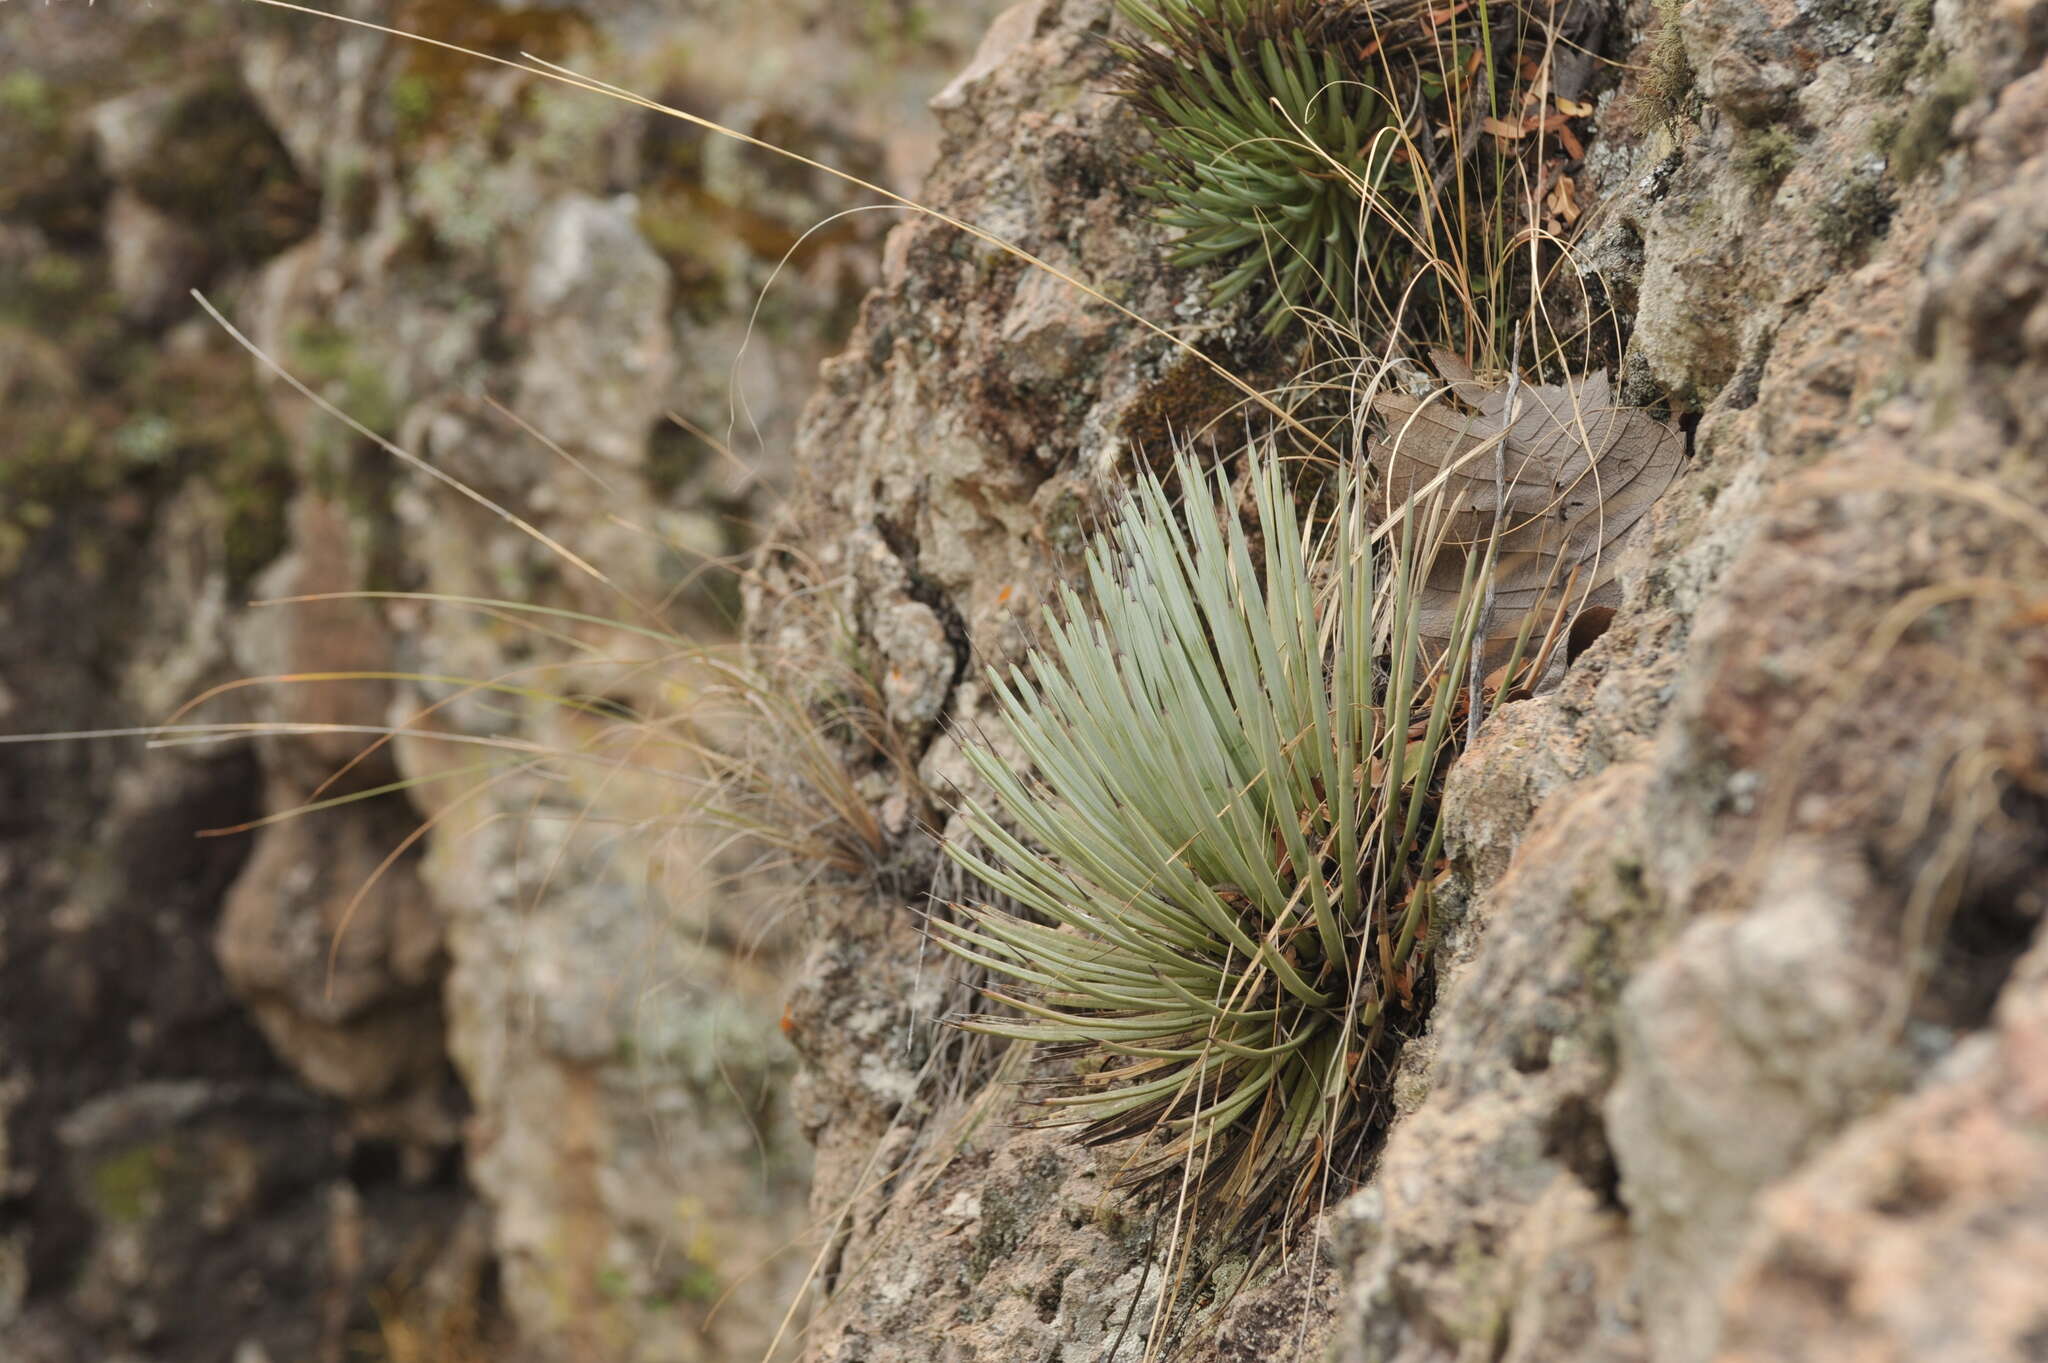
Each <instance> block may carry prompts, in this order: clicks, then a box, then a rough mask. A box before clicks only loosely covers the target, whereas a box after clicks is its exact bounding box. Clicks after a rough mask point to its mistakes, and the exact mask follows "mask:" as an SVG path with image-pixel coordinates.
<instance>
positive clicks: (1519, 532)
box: [1367, 351, 1685, 658]
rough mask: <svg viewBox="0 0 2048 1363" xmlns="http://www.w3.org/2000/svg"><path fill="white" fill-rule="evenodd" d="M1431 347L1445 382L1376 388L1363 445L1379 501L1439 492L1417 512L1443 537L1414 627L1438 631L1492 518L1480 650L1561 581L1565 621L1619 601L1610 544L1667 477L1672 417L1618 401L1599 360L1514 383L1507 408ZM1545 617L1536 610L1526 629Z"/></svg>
mask: <svg viewBox="0 0 2048 1363" xmlns="http://www.w3.org/2000/svg"><path fill="white" fill-rule="evenodd" d="M1431 358H1432V359H1433V360H1434V361H1435V363H1436V366H1437V370H1438V372H1439V373H1441V374H1442V375H1443V377H1444V379H1445V381H1446V382H1447V383H1448V384H1449V391H1448V392H1439V393H1436V394H1433V395H1431V396H1430V397H1427V398H1417V397H1410V396H1408V395H1405V394H1384V395H1382V396H1380V397H1378V398H1376V399H1375V400H1374V403H1373V406H1374V408H1375V410H1377V411H1378V412H1379V414H1380V415H1381V416H1382V417H1384V418H1385V419H1386V421H1387V431H1386V434H1385V435H1384V436H1382V437H1381V438H1379V439H1376V440H1374V441H1373V442H1372V443H1371V444H1370V445H1369V446H1368V448H1367V455H1368V458H1370V459H1371V461H1372V463H1373V466H1374V468H1375V469H1376V470H1377V471H1378V473H1379V477H1380V485H1381V490H1380V496H1381V498H1382V499H1383V502H1384V505H1385V507H1386V509H1387V511H1388V512H1389V513H1392V512H1393V511H1396V510H1398V509H1399V508H1400V507H1401V506H1402V505H1403V504H1404V503H1405V502H1406V501H1407V500H1408V499H1409V497H1411V496H1413V497H1415V498H1416V500H1417V502H1418V503H1419V504H1424V503H1427V502H1429V501H1430V500H1431V498H1432V496H1433V494H1434V493H1435V491H1436V490H1437V489H1438V488H1441V491H1442V505H1443V508H1444V515H1443V517H1442V518H1441V519H1440V520H1437V521H1434V522H1426V523H1434V524H1438V525H1441V527H1442V529H1443V537H1444V538H1443V544H1442V547H1441V548H1440V549H1439V550H1438V552H1437V554H1436V556H1435V558H1434V560H1433V562H1432V564H1431V568H1430V571H1429V574H1428V577H1427V578H1426V580H1425V582H1424V586H1423V590H1422V591H1421V593H1420V594H1419V597H1418V601H1419V609H1420V611H1421V624H1422V633H1423V636H1424V637H1425V639H1428V640H1432V641H1434V642H1436V643H1439V644H1441V643H1442V642H1444V641H1445V640H1448V639H1449V638H1450V635H1451V632H1452V620H1453V616H1454V614H1455V611H1456V608H1457V602H1458V592H1459V585H1460V583H1461V582H1462V580H1463V577H1464V572H1465V560H1466V558H1467V556H1468V555H1469V554H1473V553H1478V554H1484V553H1485V552H1486V544H1487V541H1488V539H1489V538H1490V537H1491V536H1492V534H1493V531H1494V526H1495V524H1496V521H1498V523H1499V525H1500V532H1501V534H1500V551H1499V557H1498V560H1497V566H1496V569H1495V573H1494V596H1493V607H1492V614H1491V616H1490V617H1489V619H1488V622H1487V642H1488V656H1489V658H1492V657H1494V656H1495V655H1497V654H1499V653H1500V652H1501V651H1502V650H1503V648H1504V647H1505V645H1506V644H1508V643H1510V642H1511V641H1512V640H1513V639H1514V638H1515V635H1516V633H1517V631H1519V630H1520V629H1521V627H1522V622H1523V620H1524V619H1525V618H1526V617H1527V616H1528V615H1529V614H1530V612H1532V611H1541V612H1543V614H1544V616H1546V617H1547V616H1548V615H1549V614H1550V613H1551V612H1553V611H1554V610H1555V609H1556V607H1557V604H1558V601H1559V599H1560V595H1561V593H1562V592H1563V591H1564V589H1565V586H1566V584H1567V583H1571V584H1572V585H1571V596H1570V601H1569V603H1568V605H1567V607H1566V611H1565V619H1566V621H1567V622H1569V621H1570V620H1571V618H1572V617H1573V616H1575V615H1577V614H1578V613H1579V612H1581V611H1584V610H1587V609H1589V608H1592V607H1596V606H1613V605H1615V604H1618V603H1619V601H1620V599H1621V591H1620V587H1619V585H1618V584H1617V583H1616V582H1615V580H1614V573H1615V568H1616V566H1617V564H1618V563H1619V561H1620V558H1621V551H1622V549H1623V548H1624V547H1625V546H1626V544H1627V542H1628V539H1629V536H1630V535H1631V534H1632V533H1633V532H1634V531H1635V529H1636V527H1637V526H1638V525H1640V524H1641V522H1642V520H1643V517H1644V516H1645V515H1646V514H1647V513H1648V512H1649V509H1650V506H1651V504H1652V503H1654V502H1655V501H1656V500H1657V498H1658V497H1659V496H1660V495H1661V494H1662V493H1663V491H1664V489H1665V488H1667V487H1669V486H1670V485H1671V480H1672V479H1673V478H1675V477H1677V476H1678V468H1679V464H1680V462H1681V461H1682V459H1683V458H1684V452H1685V441H1684V438H1683V437H1682V436H1681V435H1680V433H1679V431H1678V429H1677V428H1676V427H1674V426H1670V425H1667V424H1666V423H1664V422H1661V421H1659V420H1657V419H1656V418H1655V417H1652V416H1650V415H1649V414H1648V413H1646V412H1643V411H1639V410H1637V409H1635V408H1625V407H1616V406H1615V405H1614V399H1613V392H1612V389H1611V388H1610V386H1609V384H1608V381H1607V374H1606V372H1605V371H1604V370H1598V371H1595V372H1594V373H1591V374H1587V375H1585V376H1583V377H1580V378H1575V379H1567V380H1566V381H1565V382H1563V383H1561V384H1523V385H1520V386H1518V387H1517V388H1516V389H1515V392H1514V394H1513V399H1514V412H1513V414H1512V416H1511V415H1510V413H1509V411H1508V401H1509V391H1508V387H1507V386H1506V385H1505V384H1502V385H1492V384H1485V383H1480V382H1478V381H1477V380H1475V379H1474V378H1473V376H1472V371H1471V369H1470V368H1468V367H1467V366H1466V365H1465V364H1464V363H1463V362H1462V361H1460V360H1459V359H1457V358H1456V357H1455V356H1452V355H1448V354H1445V353H1443V352H1442V351H1437V352H1433V354H1432V356H1431ZM1503 431H1505V437H1504V438H1500V437H1502V433H1503ZM1574 569H1577V578H1576V581H1574V580H1573V570H1574ZM1547 623H1548V621H1547V619H1539V620H1538V621H1537V623H1536V632H1537V633H1539V634H1540V633H1541V632H1542V630H1543V628H1544V626H1545V625H1546V624H1547Z"/></svg>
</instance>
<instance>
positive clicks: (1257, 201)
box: [1119, 0, 1399, 332]
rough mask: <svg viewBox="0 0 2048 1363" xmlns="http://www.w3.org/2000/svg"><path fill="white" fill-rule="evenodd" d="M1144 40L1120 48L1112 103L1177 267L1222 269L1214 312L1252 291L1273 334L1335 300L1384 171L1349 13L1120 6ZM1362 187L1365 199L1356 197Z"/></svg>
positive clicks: (1379, 132) (1385, 137)
mask: <svg viewBox="0 0 2048 1363" xmlns="http://www.w3.org/2000/svg"><path fill="white" fill-rule="evenodd" d="M1119 8H1120V9H1121V10H1122V12H1123V14H1124V16H1125V17H1126V18H1127V19H1128V20H1129V21H1130V22H1131V23H1132V25H1133V26H1134V27H1136V28H1137V29H1138V30H1139V32H1140V33H1141V34H1142V35H1143V37H1144V41H1141V42H1139V43H1135V44H1128V45H1124V46H1121V47H1120V48H1119V51H1120V53H1121V55H1122V57H1123V59H1124V68H1125V69H1124V81H1123V86H1122V90H1123V93H1124V94H1125V95H1126V96H1127V97H1128V98H1130V99H1131V100H1132V102H1133V103H1134V104H1135V106H1136V107H1137V109H1138V112H1139V114H1140V116H1141V117H1142V118H1143V119H1144V121H1145V123H1146V125H1147V126H1148V127H1149V128H1150V130H1151V131H1152V133H1153V137H1154V143H1153V148H1152V150H1151V151H1150V152H1149V153H1147V155H1146V156H1145V157H1144V158H1143V159H1142V160H1141V162H1140V168H1141V169H1142V170H1143V171H1144V173H1145V175H1146V177H1147V181H1148V182H1147V183H1146V184H1145V185H1144V186H1143V187H1142V189H1141V192H1142V193H1144V194H1146V195H1147V196H1149V197H1151V198H1154V199H1157V200H1158V201H1159V202H1160V204H1161V208H1160V212H1159V219H1160V221H1161V222H1163V223H1165V224H1166V225H1167V226H1169V227H1173V228H1177V229H1179V230H1180V233H1181V236H1180V241H1179V244H1178V247H1177V248H1176V250H1175V253H1174V256H1173V260H1174V262H1175V263H1176V264H1180V265H1204V264H1208V263H1210V262H1212V261H1222V260H1230V261H1234V262H1235V263H1234V264H1233V265H1232V266H1231V268H1230V269H1229V270H1228V271H1227V272H1226V273H1225V274H1224V275H1223V276H1222V278H1221V279H1220V280H1219V281H1218V283H1217V285H1216V289H1215V293H1214V296H1213V297H1214V301H1215V302H1217V303H1224V302H1227V301H1229V300H1230V299H1233V298H1235V297H1237V296H1238V295H1239V294H1241V293H1243V292H1245V291H1246V290H1247V289H1249V288H1251V287H1252V286H1253V285H1254V284H1255V283H1258V282H1259V281H1261V280H1265V279H1271V280H1273V281H1274V283H1275V285H1276V288H1275V291H1274V292H1273V294H1272V295H1271V296H1270V297H1269V298H1268V299H1267V300H1266V302H1265V303H1264V304H1263V305H1262V307H1261V315H1262V316H1264V317H1265V319H1266V328H1267V330H1268V331H1269V332H1270V331H1277V330H1279V329H1280V328H1281V327H1282V326H1284V325H1285V324H1286V322H1287V320H1288V317H1289V309H1290V307H1307V306H1314V305H1316V304H1317V303H1318V302H1319V301H1320V302H1325V303H1327V302H1334V303H1337V304H1340V305H1341V304H1344V303H1347V302H1348V301H1349V300H1350V299H1351V297H1352V295H1353V292H1354V289H1355V285H1356V279H1357V267H1358V263H1359V261H1360V259H1361V256H1362V255H1363V254H1365V251H1364V248H1365V247H1366V245H1367V243H1366V242H1365V237H1366V235H1367V233H1368V232H1369V230H1370V228H1371V226H1372V224H1373V222H1374V215H1373V214H1371V213H1369V212H1368V211H1367V210H1366V207H1365V197H1366V192H1376V191H1377V190H1378V189H1379V188H1380V186H1381V185H1382V184H1383V183H1384V182H1385V181H1386V180H1387V179H1388V176H1389V173H1390V171H1391V170H1392V169H1393V168H1394V156H1395V150H1396V147H1397V146H1398V144H1399V139H1398V138H1397V137H1394V136H1391V135H1389V127H1390V124H1391V123H1393V121H1394V119H1395V115H1394V113H1393V111H1392V110H1391V109H1390V107H1389V106H1388V104H1387V102H1386V99H1385V97H1384V96H1383V95H1382V93H1381V92H1380V90H1379V89H1378V88H1377V87H1376V85H1375V84H1374V83H1373V78H1374V76H1375V74H1376V73H1375V72H1374V71H1371V70H1368V69H1366V64H1365V63H1364V62H1362V61H1360V60H1359V59H1358V54H1359V53H1361V52H1362V51H1363V50H1364V49H1365V47H1366V45H1367V43H1368V41H1369V40H1370V39H1371V37H1372V32H1371V30H1370V28H1369V27H1365V25H1366V24H1367V23H1368V21H1369V16H1368V15H1367V13H1366V11H1365V10H1364V9H1363V8H1362V7H1361V6H1358V5H1346V4H1306V3H1297V2H1296V0H1150V2H1149V3H1148V0H1122V3H1121V4H1120V6H1119ZM1362 187H1364V188H1363V190H1362Z"/></svg>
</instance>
